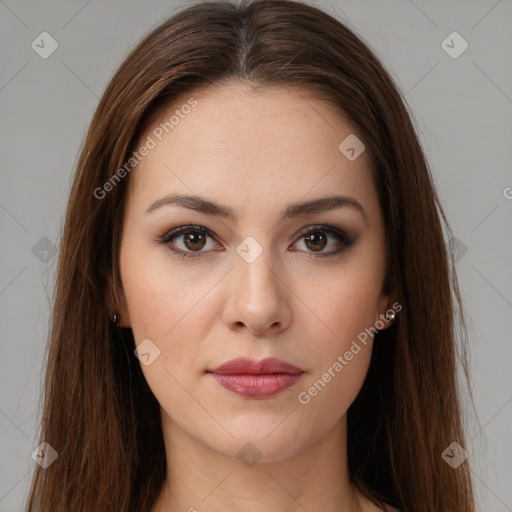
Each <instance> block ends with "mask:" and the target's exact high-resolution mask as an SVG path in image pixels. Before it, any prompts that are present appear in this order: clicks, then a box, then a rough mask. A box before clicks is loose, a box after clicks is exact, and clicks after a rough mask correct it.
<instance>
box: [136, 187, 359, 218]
mask: <svg viewBox="0 0 512 512" xmlns="http://www.w3.org/2000/svg"><path fill="white" fill-rule="evenodd" d="M169 205H177V206H181V207H183V208H188V209H190V210H195V211H196V212H199V213H204V214H207V215H216V216H218V217H222V218H225V219H230V220H238V219H239V218H240V217H239V215H237V214H236V213H235V211H234V210H232V209H231V208H230V207H229V206H223V205H220V204H217V203H215V202H213V201H210V200H208V199H205V198H203V197H200V196H195V195H185V194H169V195H166V196H165V197H162V198H161V199H158V200H156V201H155V202H154V203H152V204H150V205H149V207H148V208H147V209H146V213H151V212H153V211H155V210H156V209H157V208H161V207H162V206H169ZM343 206H349V207H352V208H355V209H356V210H358V211H359V212H360V213H361V215H362V216H363V218H364V220H365V221H367V217H366V211H365V209H364V208H363V206H362V205H361V203H359V202H358V201H357V200H356V199H354V198H353V197H350V196H345V195H339V194H337V195H333V196H328V197H320V198H318V199H313V200H311V201H305V202H301V203H293V204H290V205H288V206H287V207H286V208H285V209H284V210H283V211H282V212H281V217H282V218H288V219H289V218H294V217H299V216H301V215H308V214H313V213H322V212H327V211H330V210H334V209H336V208H340V207H343Z"/></svg>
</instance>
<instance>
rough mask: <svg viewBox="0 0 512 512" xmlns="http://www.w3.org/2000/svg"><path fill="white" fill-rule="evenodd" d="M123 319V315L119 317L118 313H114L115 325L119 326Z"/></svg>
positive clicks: (120, 314)
mask: <svg viewBox="0 0 512 512" xmlns="http://www.w3.org/2000/svg"><path fill="white" fill-rule="evenodd" d="M121 318H124V315H123V314H122V313H119V316H118V314H117V313H114V325H117V324H118V323H119V320H121Z"/></svg>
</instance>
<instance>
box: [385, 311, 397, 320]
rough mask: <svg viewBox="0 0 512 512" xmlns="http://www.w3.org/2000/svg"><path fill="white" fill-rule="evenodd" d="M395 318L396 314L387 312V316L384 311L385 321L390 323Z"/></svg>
mask: <svg viewBox="0 0 512 512" xmlns="http://www.w3.org/2000/svg"><path fill="white" fill-rule="evenodd" d="M395 317H396V314H395V312H394V311H389V314H388V312H387V311H386V320H388V322H392V321H393V320H394V319H395Z"/></svg>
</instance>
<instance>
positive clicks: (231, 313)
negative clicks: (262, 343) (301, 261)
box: [223, 251, 292, 336]
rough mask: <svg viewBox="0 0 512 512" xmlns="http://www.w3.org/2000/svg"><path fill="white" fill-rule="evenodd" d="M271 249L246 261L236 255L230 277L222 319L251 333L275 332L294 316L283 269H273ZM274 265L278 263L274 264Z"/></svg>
mask: <svg viewBox="0 0 512 512" xmlns="http://www.w3.org/2000/svg"><path fill="white" fill-rule="evenodd" d="M269 253H270V251H263V253H262V254H261V255H260V256H259V257H258V258H257V259H256V260H255V261H253V262H251V263H247V262H246V261H245V260H244V259H243V258H241V257H239V256H238V255H235V257H234V266H235V268H234V270H233V272H230V276H229V286H228V287H229V290H228V299H227V301H226V306H225V308H224V313H223V320H224V322H225V324H226V325H227V326H228V327H229V328H230V329H233V330H237V331H240V330H243V329H244V328H245V329H247V330H248V332H250V333H251V334H252V335H255V336H258V335H267V336H268V335H275V334H277V333H278V332H281V331H283V330H285V329H287V328H288V326H289V325H290V323H291V319H292V310H291V307H290V303H289V299H290V296H291V291H290V288H289V287H288V286H287V285H286V283H285V282H284V280H283V272H282V271H281V272H278V271H277V272H276V271H275V270H273V269H272V268H271V267H272V261H271V257H270V254H269ZM274 266H275V265H274Z"/></svg>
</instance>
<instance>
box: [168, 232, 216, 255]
mask: <svg viewBox="0 0 512 512" xmlns="http://www.w3.org/2000/svg"><path fill="white" fill-rule="evenodd" d="M208 239H210V246H209V247H207V245H208ZM160 242H161V243H162V244H164V245H167V246H169V249H171V251H172V252H174V253H176V254H177V255H178V256H182V257H184V258H197V257H199V256H201V255H203V253H206V252H209V251H208V249H215V246H216V243H215V239H214V236H213V234H212V233H211V232H210V230H209V229H208V228H205V227H204V226H179V227H177V228H176V229H172V230H171V231H169V232H168V233H167V234H165V235H163V236H162V237H161V238H160ZM203 249H205V250H203Z"/></svg>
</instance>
